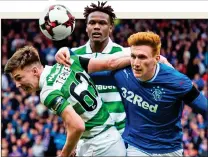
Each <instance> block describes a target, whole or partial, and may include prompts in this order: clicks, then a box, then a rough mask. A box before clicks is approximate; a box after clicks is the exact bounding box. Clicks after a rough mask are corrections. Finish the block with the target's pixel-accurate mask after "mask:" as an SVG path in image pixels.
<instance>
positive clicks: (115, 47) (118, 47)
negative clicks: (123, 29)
mask: <svg viewBox="0 0 208 157" xmlns="http://www.w3.org/2000/svg"><path fill="white" fill-rule="evenodd" d="M111 47H112V49H111V53H116V52H123V51H128V50H130V47H123V46H122V45H119V44H117V43H115V42H111Z"/></svg>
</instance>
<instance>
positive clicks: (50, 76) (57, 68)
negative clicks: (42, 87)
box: [48, 64, 61, 82]
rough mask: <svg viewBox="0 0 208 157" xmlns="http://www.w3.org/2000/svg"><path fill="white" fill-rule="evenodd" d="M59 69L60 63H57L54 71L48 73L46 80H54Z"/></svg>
mask: <svg viewBox="0 0 208 157" xmlns="http://www.w3.org/2000/svg"><path fill="white" fill-rule="evenodd" d="M60 69H61V65H60V64H57V66H56V71H55V72H54V73H52V74H51V75H49V77H48V82H54V80H55V76H56V75H58V74H59V72H60Z"/></svg>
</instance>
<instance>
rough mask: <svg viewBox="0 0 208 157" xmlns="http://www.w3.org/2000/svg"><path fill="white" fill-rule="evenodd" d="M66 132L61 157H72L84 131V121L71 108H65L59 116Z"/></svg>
mask: <svg viewBox="0 0 208 157" xmlns="http://www.w3.org/2000/svg"><path fill="white" fill-rule="evenodd" d="M61 117H62V119H63V121H64V123H65V127H66V130H67V138H66V142H65V145H64V147H63V149H62V152H61V155H60V156H61V157H65V156H70V155H72V153H73V151H74V149H75V147H76V145H77V143H78V141H79V139H80V137H81V135H82V133H83V132H84V130H85V124H84V121H83V120H82V119H81V117H80V116H79V115H78V114H77V113H76V112H75V111H74V109H73V108H72V107H71V106H69V105H68V106H67V107H66V108H65V109H64V111H63V112H62V114H61Z"/></svg>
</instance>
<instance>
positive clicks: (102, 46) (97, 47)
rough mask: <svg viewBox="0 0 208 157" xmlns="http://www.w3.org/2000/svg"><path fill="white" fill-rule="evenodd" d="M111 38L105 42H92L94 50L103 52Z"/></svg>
mask: <svg viewBox="0 0 208 157" xmlns="http://www.w3.org/2000/svg"><path fill="white" fill-rule="evenodd" d="M108 42H109V39H106V40H105V41H103V42H90V47H91V49H92V52H102V51H103V50H104V49H105V47H106V46H107V45H108Z"/></svg>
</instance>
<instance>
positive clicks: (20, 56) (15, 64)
mask: <svg viewBox="0 0 208 157" xmlns="http://www.w3.org/2000/svg"><path fill="white" fill-rule="evenodd" d="M34 63H39V64H41V62H40V57H39V54H38V51H37V50H36V49H35V48H34V47H32V46H25V47H23V48H20V49H18V50H17V51H16V52H15V53H14V54H13V56H12V57H11V58H10V59H9V60H8V62H7V64H6V65H5V68H4V72H5V73H7V74H8V73H11V72H12V71H14V70H16V69H18V68H21V69H23V68H24V67H26V66H29V65H32V64H34Z"/></svg>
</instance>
